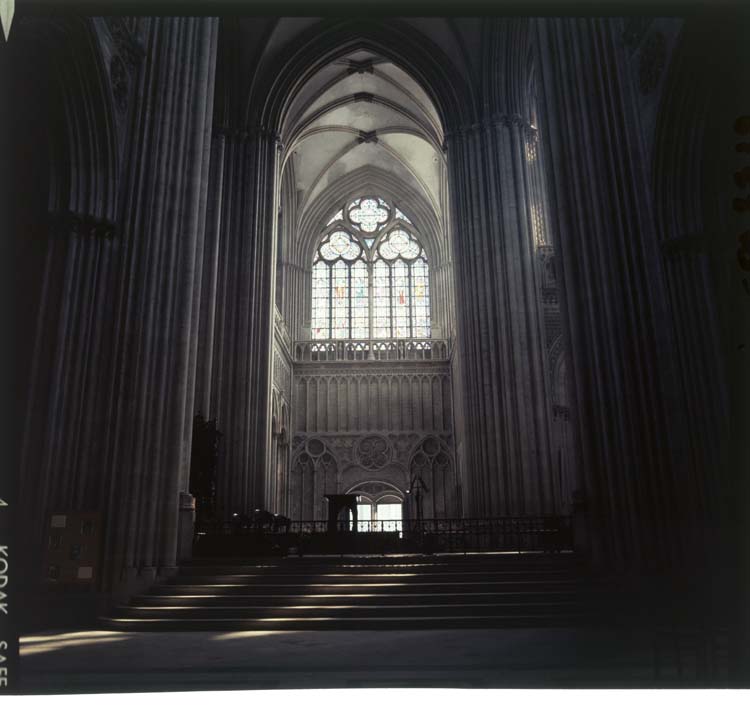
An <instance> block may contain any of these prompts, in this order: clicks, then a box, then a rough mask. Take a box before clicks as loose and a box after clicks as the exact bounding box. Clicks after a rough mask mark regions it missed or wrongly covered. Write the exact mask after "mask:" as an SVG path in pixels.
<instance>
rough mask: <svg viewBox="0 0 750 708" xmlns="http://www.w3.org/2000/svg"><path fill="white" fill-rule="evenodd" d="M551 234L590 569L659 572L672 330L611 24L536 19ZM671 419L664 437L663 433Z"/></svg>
mask: <svg viewBox="0 0 750 708" xmlns="http://www.w3.org/2000/svg"><path fill="white" fill-rule="evenodd" d="M536 26H537V33H538V46H539V48H540V49H539V53H540V68H541V74H540V78H541V83H542V95H543V96H544V111H543V114H544V117H545V121H546V123H547V125H546V126H545V130H544V132H545V135H546V136H548V138H549V142H548V147H549V149H548V151H547V153H546V155H547V158H548V160H547V167H548V176H549V184H550V188H551V189H550V197H551V206H552V208H551V217H552V222H553V223H552V228H551V231H552V235H553V241H554V242H555V249H556V252H557V253H558V254H559V258H560V261H561V263H562V268H561V269H560V270H561V273H560V280H561V298H562V310H563V319H564V323H565V326H566V328H567V331H568V333H569V340H570V355H571V356H570V364H571V370H570V374H571V376H570V378H571V379H572V390H573V393H574V397H575V407H576V409H577V419H578V421H577V422H578V426H579V431H578V432H579V435H580V440H581V454H582V458H583V459H582V466H583V477H584V484H585V489H586V495H587V503H588V508H589V511H590V514H591V520H592V530H593V533H594V537H595V539H596V541H597V543H598V546H597V547H596V548H595V549H594V550H595V553H598V555H599V558H600V559H602V560H604V559H605V558H606V559H610V560H612V561H614V562H619V563H621V564H622V563H625V564H628V563H637V562H640V561H646V560H650V561H651V562H654V563H657V564H664V563H668V562H669V560H670V558H669V557H670V554H671V553H672V552H673V550H674V549H675V548H678V547H679V545H680V543H679V541H678V542H677V543H673V542H672V541H670V540H669V539H670V537H676V536H679V533H680V532H679V530H678V529H679V527H680V526H684V524H682V523H681V521H680V517H681V516H682V518H685V516H683V514H687V515H689V511H688V510H687V509H683V511H682V512H681V511H680V510H679V505H677V504H675V496H674V494H675V493H676V492H677V490H678V487H679V482H678V481H677V480H676V478H675V474H676V468H675V466H674V465H673V464H672V461H671V459H670V454H671V453H670V448H671V449H672V450H675V449H678V448H679V446H680V444H681V443H680V442H679V440H680V436H681V427H682V426H681V422H680V416H681V413H680V406H679V405H677V402H676V399H675V398H674V391H675V387H674V381H673V380H672V377H673V369H674V363H673V361H671V354H670V352H672V351H674V349H673V345H672V342H671V334H670V332H671V325H670V323H669V319H668V316H667V311H666V297H665V295H666V293H665V287H664V281H663V273H662V267H661V262H660V257H659V253H658V250H657V248H656V246H657V241H656V238H655V234H654V224H653V218H652V215H651V207H650V196H649V193H648V183H649V180H648V171H647V169H646V165H645V160H644V159H643V150H642V146H641V144H640V135H639V129H638V116H637V114H636V113H635V106H636V105H637V103H636V101H635V97H634V96H633V93H632V91H633V89H632V86H631V85H630V78H629V76H627V75H626V74H625V70H624V69H623V67H624V66H625V59H624V58H623V57H622V56H621V52H622V47H621V43H620V42H619V34H618V32H617V28H616V22H615V21H613V20H606V19H602V20H598V19H564V20H539V21H538V22H537V23H536ZM670 419H671V420H672V422H673V423H674V425H672V424H670V422H669V421H670Z"/></svg>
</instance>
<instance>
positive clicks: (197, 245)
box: [106, 18, 218, 587]
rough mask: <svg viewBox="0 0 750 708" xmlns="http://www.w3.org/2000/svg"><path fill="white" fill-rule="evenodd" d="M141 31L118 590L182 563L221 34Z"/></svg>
mask: <svg viewBox="0 0 750 708" xmlns="http://www.w3.org/2000/svg"><path fill="white" fill-rule="evenodd" d="M143 23H144V28H143V29H144V35H145V50H146V56H145V59H144V64H143V68H142V71H141V73H140V76H139V85H138V89H137V98H136V106H135V108H134V125H133V131H132V136H133V137H132V143H131V145H130V146H129V151H128V154H129V160H128V162H127V163H126V165H125V167H124V170H125V172H124V176H123V180H124V183H123V194H124V198H123V200H122V204H121V206H122V231H123V237H122V241H123V244H122V249H123V253H122V259H123V266H122V272H121V275H120V282H119V284H118V287H119V297H118V303H117V308H116V316H115V322H114V327H115V331H116V332H118V333H119V339H118V345H117V352H116V356H115V360H114V368H115V374H114V376H113V378H112V381H111V382H110V384H111V389H110V390H111V392H112V398H111V400H112V405H111V409H110V411H109V412H108V417H107V426H106V428H107V439H106V444H107V449H108V467H109V468H110V469H111V470H113V473H112V475H111V484H110V487H109V490H108V502H107V509H106V543H107V548H108V551H109V552H108V553H107V555H106V558H107V561H106V563H107V570H108V571H109V573H110V574H111V576H112V579H113V581H114V582H115V583H117V582H118V581H120V580H123V581H128V582H129V581H134V582H135V583H137V582H141V583H146V582H148V581H149V580H150V579H151V578H152V577H154V576H155V575H156V574H158V573H159V572H169V569H170V568H172V567H174V566H175V564H176V554H177V538H178V537H177V534H178V513H179V501H180V492H184V491H187V483H188V472H189V465H190V449H191V431H192V415H193V393H194V382H195V366H196V350H195V347H196V343H197V332H198V320H199V309H200V308H199V298H200V293H201V270H202V260H203V237H204V227H205V204H206V194H207V183H208V165H209V148H210V139H211V111H212V102H213V87H214V74H215V56H216V38H217V27H218V21H217V20H215V19H208V18H197V19H196V18H176V19H172V18H154V19H145V20H143ZM136 576H139V579H138V578H136ZM131 587H133V585H132V584H131Z"/></svg>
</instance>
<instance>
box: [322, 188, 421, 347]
mask: <svg viewBox="0 0 750 708" xmlns="http://www.w3.org/2000/svg"><path fill="white" fill-rule="evenodd" d="M334 224H335V225H334ZM327 226H331V230H329V231H327V232H326V234H325V235H324V237H323V239H322V240H321V243H320V245H319V246H318V249H317V251H316V254H315V258H314V261H313V268H312V318H311V329H312V338H313V339H370V338H372V339H404V338H409V339H429V337H430V336H431V327H430V276H429V267H428V264H427V256H426V255H425V252H424V249H423V248H422V245H421V244H420V243H419V241H418V240H417V238H416V237H415V236H414V234H413V233H412V228H413V226H412V225H411V221H410V220H409V219H408V218H407V217H406V215H405V214H404V213H403V212H402V211H401V210H400V209H391V207H390V206H389V205H388V204H387V203H386V202H385V201H384V200H383V199H381V198H377V197H362V198H360V199H356V200H354V201H353V202H351V203H350V204H349V205H347V207H346V208H345V209H341V210H339V211H338V212H337V213H336V214H335V215H334V216H333V218H332V219H331V220H330V221H329V222H328V224H327Z"/></svg>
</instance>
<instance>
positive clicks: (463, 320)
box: [448, 119, 555, 515]
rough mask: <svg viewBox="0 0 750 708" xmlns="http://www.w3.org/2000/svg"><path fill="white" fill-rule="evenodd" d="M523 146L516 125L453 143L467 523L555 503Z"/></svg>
mask: <svg viewBox="0 0 750 708" xmlns="http://www.w3.org/2000/svg"><path fill="white" fill-rule="evenodd" d="M523 146H524V141H523V133H522V127H521V125H520V124H518V122H517V121H515V120H508V119H500V120H498V121H493V122H491V123H486V124H483V125H478V126H472V127H471V128H469V129H467V130H463V131H459V132H457V133H454V134H453V135H452V136H450V138H449V144H448V163H449V169H450V177H451V182H450V186H451V196H452V219H453V228H452V233H453V259H454V263H455V266H456V282H455V285H456V308H457V313H456V314H457V317H456V319H457V323H458V338H459V348H460V352H459V356H460V365H461V370H462V375H461V382H462V384H463V395H462V398H463V406H464V417H465V421H466V429H465V431H464V432H463V435H464V436H465V446H466V455H465V464H466V465H467V468H466V472H465V474H464V478H465V479H466V480H467V481H468V483H469V485H470V486H469V489H467V490H466V494H465V496H464V505H465V509H464V513H469V514H481V515H484V514H487V515H516V514H529V513H531V514H533V513H544V512H551V511H553V509H554V504H555V500H554V499H553V498H552V491H551V490H552V487H551V479H550V476H549V473H550V460H549V430H548V425H547V420H548V418H547V414H546V405H547V396H546V383H545V377H544V367H543V357H544V351H543V342H542V341H541V338H540V328H539V314H538V302H537V294H536V290H537V288H536V284H535V270H534V262H533V244H532V239H531V234H530V215H529V213H528V206H527V202H528V198H527V193H526V190H527V186H526V180H527V169H526V165H525V159H524V152H523Z"/></svg>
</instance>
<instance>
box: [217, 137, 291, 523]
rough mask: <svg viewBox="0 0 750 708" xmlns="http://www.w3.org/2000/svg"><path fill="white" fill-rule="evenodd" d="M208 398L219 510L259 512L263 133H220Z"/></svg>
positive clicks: (266, 176)
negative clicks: (216, 437)
mask: <svg viewBox="0 0 750 708" xmlns="http://www.w3.org/2000/svg"><path fill="white" fill-rule="evenodd" d="M224 135H225V141H226V144H225V147H224V173H223V189H222V203H221V245H220V254H219V261H220V264H221V265H220V275H219V281H220V283H221V289H220V292H219V293H218V303H217V312H219V313H221V314H220V317H219V318H218V319H217V322H216V330H215V342H216V344H217V347H216V352H215V356H214V375H213V394H212V399H213V401H214V404H213V405H214V406H215V410H216V412H217V416H218V425H219V429H220V430H221V431H222V432H223V433H224V438H223V439H222V447H223V454H222V458H221V461H220V465H219V469H218V473H217V474H218V480H217V481H218V484H217V503H218V507H219V510H220V512H222V513H224V514H225V515H228V514H230V513H231V512H232V511H239V512H247V511H249V510H252V509H254V508H256V507H260V506H263V505H264V499H265V488H264V487H265V481H266V471H267V469H268V458H267V455H268V453H269V450H268V442H269V441H270V439H271V434H270V425H271V410H270V409H271V375H272V351H273V341H274V330H273V321H274V319H273V318H274V294H275V290H274V287H275V279H276V228H277V219H276V214H277V199H278V184H277V182H278V176H277V171H278V152H279V147H280V146H279V143H278V140H277V138H276V136H275V135H273V134H271V133H269V132H267V131H264V130H250V131H238V130H225V131H224Z"/></svg>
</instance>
